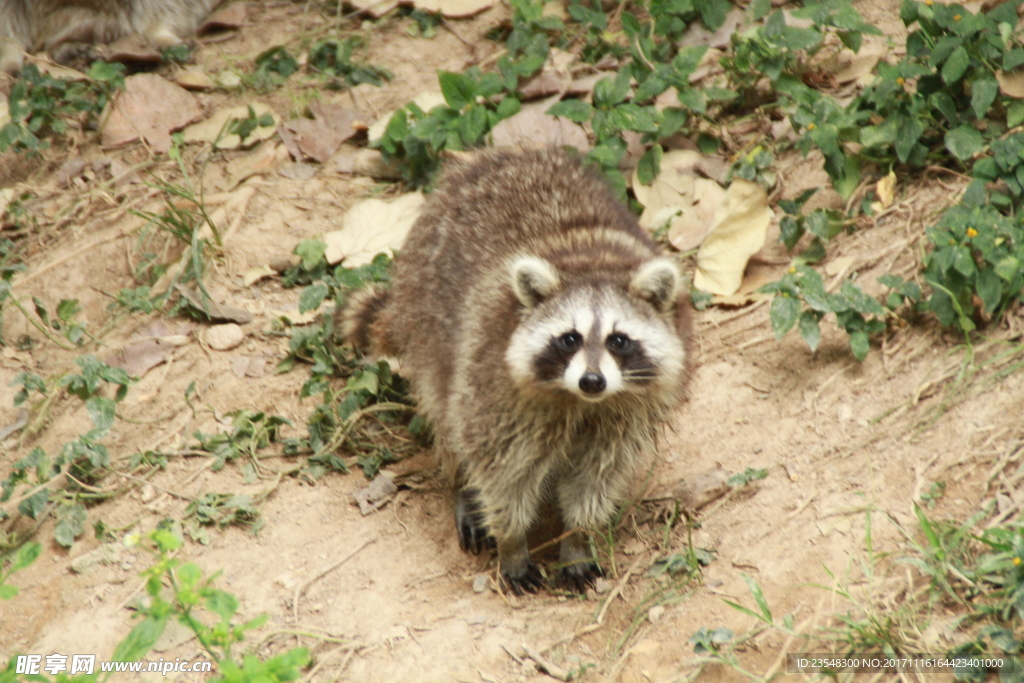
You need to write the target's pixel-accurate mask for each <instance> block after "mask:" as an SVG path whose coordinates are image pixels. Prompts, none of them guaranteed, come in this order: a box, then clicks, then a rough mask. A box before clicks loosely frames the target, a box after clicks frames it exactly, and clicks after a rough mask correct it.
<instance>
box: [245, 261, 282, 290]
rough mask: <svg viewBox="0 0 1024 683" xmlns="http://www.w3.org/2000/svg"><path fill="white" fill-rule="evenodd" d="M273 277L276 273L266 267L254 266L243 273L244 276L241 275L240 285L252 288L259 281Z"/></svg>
mask: <svg viewBox="0 0 1024 683" xmlns="http://www.w3.org/2000/svg"><path fill="white" fill-rule="evenodd" d="M275 275H277V271H276V270H274V269H273V268H271V267H270V266H268V265H262V266H256V267H255V268H250V269H249V270H247V271H245V274H244V275H242V284H243V285H245V286H246V287H252V286H253V285H254V284H256V283H257V282H259V281H260V280H263V279H266V278H268V277H274V276H275Z"/></svg>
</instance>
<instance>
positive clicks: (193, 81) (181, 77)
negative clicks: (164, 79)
mask: <svg viewBox="0 0 1024 683" xmlns="http://www.w3.org/2000/svg"><path fill="white" fill-rule="evenodd" d="M174 82H175V83H177V84H178V85H180V86H181V87H183V88H186V89H188V90H212V89H213V88H214V82H213V79H212V78H210V75H209V74H208V73H206V71H204V70H203V68H202V67H200V66H190V67H187V68H185V69H182V70H181V71H179V72H178V75H177V76H175V77H174Z"/></svg>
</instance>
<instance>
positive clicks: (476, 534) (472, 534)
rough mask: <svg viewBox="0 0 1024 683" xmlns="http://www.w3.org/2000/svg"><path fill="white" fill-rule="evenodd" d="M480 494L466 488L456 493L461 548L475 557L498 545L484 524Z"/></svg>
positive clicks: (457, 526)
mask: <svg viewBox="0 0 1024 683" xmlns="http://www.w3.org/2000/svg"><path fill="white" fill-rule="evenodd" d="M479 493H480V492H479V491H477V490H476V489H473V488H467V487H465V486H464V487H462V488H460V489H459V490H458V491H457V492H456V493H455V529H456V530H457V531H458V532H459V547H460V548H462V549H463V550H465V551H468V552H471V553H473V554H474V555H479V554H480V551H482V550H490V549H491V548H493V547H494V546H496V545H497V542H496V541H495V540H494V536H492V535H491V532H490V531H489V530H488V529H487V525H486V524H484V514H483V510H482V508H481V505H480V499H479V498H478V497H477V496H478V495H479Z"/></svg>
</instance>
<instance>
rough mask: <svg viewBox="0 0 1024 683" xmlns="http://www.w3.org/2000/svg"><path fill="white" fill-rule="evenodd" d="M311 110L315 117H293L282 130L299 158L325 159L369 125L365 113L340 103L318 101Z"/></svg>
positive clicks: (293, 154) (283, 136) (289, 145)
mask: <svg viewBox="0 0 1024 683" xmlns="http://www.w3.org/2000/svg"><path fill="white" fill-rule="evenodd" d="M310 111H311V112H312V114H313V118H312V119H307V118H298V119H292V120H291V121H288V122H287V123H285V124H284V125H283V126H282V127H281V130H280V133H281V139H282V140H284V142H285V145H286V146H287V147H288V151H289V152H290V153H291V155H292V158H294V159H295V160H296V161H302V159H303V157H304V156H305V157H309V158H310V159H314V160H316V161H319V162H320V163H321V164H322V163H325V162H326V161H327V160H328V159H330V158H331V156H332V155H333V154H334V153H335V152H337V151H338V148H339V147H340V146H341V143H343V142H345V140H348V139H349V138H351V137H352V136H353V135H355V134H356V133H357V132H359V130H360V129H361V128H365V127H366V126H365V124H363V123H362V121H363V115H362V114H360V113H359V112H357V111H355V110H354V109H349V108H347V107H343V106H342V105H339V104H325V103H322V102H316V103H314V104H312V105H311V106H310Z"/></svg>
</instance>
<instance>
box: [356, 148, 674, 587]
mask: <svg viewBox="0 0 1024 683" xmlns="http://www.w3.org/2000/svg"><path fill="white" fill-rule="evenodd" d="M392 282H393V285H392V287H391V288H390V290H384V289H378V288H371V289H367V290H362V291H361V292H357V293H356V294H355V295H353V296H352V297H351V298H350V300H349V304H348V305H347V306H346V307H345V308H343V309H339V313H338V316H339V320H338V327H339V329H340V332H341V334H342V336H343V337H344V338H345V339H347V340H348V341H349V342H350V343H352V344H353V345H354V346H357V347H363V348H367V347H369V348H370V349H372V350H373V351H376V352H377V353H380V354H383V355H387V356H393V357H396V358H398V359H399V360H400V362H401V369H402V372H403V374H405V375H407V376H408V378H409V379H410V382H411V386H412V390H413V394H414V397H415V398H416V400H417V402H418V405H419V409H420V410H421V412H422V413H423V414H424V415H425V416H426V417H427V418H428V419H429V420H430V421H431V422H432V424H433V426H434V432H435V449H436V450H437V451H438V452H439V454H440V456H441V461H442V465H443V468H442V469H443V471H445V472H447V473H448V475H449V476H450V477H451V478H452V479H453V483H454V485H455V489H456V495H455V524H456V529H457V531H458V536H459V543H460V545H461V547H462V549H463V550H469V551H472V552H474V553H479V552H480V551H482V550H484V549H486V548H489V547H493V546H497V550H498V561H499V565H500V570H501V575H502V578H503V580H504V582H505V584H506V585H507V586H508V588H510V589H511V590H512V591H513V592H515V593H516V594H519V595H522V594H523V592H524V591H527V592H531V593H532V592H535V591H536V590H537V589H538V588H540V587H541V586H542V585H543V576H542V575H541V573H540V571H539V569H538V568H537V566H536V565H535V564H534V563H533V562H532V561H531V559H530V554H529V550H528V547H527V540H526V539H527V532H528V531H529V530H530V529H531V527H532V526H533V525H534V524H535V522H537V518H538V514H539V510H540V508H541V506H542V505H546V504H548V503H553V504H554V505H555V506H556V507H557V509H558V510H559V512H560V514H561V518H562V522H563V524H564V526H565V528H566V529H568V530H572V533H570V534H569V535H568V536H567V537H565V539H564V540H563V541H562V543H561V547H560V562H559V565H560V566H561V569H560V570H559V573H558V576H557V579H558V581H559V582H560V583H561V585H563V586H565V587H567V588H568V589H570V590H573V591H575V592H585V591H586V588H587V586H588V585H591V584H592V583H593V581H594V580H595V579H596V578H597V576H599V575H600V573H601V569H600V567H599V566H598V564H597V562H596V559H595V558H594V557H592V554H591V552H590V550H589V543H588V542H587V537H586V536H585V535H584V534H583V532H582V531H581V530H583V529H592V528H595V527H599V526H601V525H603V524H605V523H607V522H608V520H609V519H610V517H611V516H612V514H613V513H614V511H615V509H616V506H617V504H618V503H619V502H621V501H622V500H623V499H624V498H625V497H626V496H627V495H628V493H629V492H630V488H631V484H632V483H633V482H634V481H635V479H636V477H637V475H638V474H641V473H643V472H645V471H646V470H647V469H648V468H649V467H650V465H651V464H652V457H653V455H654V450H655V439H656V436H657V434H658V432H659V428H660V426H661V425H662V423H663V422H664V420H665V419H666V417H667V416H668V414H669V413H670V411H672V409H673V408H675V407H676V406H677V404H679V403H680V401H681V400H682V398H683V396H684V390H685V386H686V383H687V378H688V376H689V374H690V357H691V353H690V350H689V343H688V342H689V339H690V313H689V306H688V301H687V297H686V294H685V292H684V283H683V276H682V274H681V273H680V271H679V268H678V266H677V265H676V263H675V262H674V261H673V260H672V259H670V258H668V257H666V256H663V255H661V254H660V253H659V251H658V249H657V247H656V246H655V245H654V243H653V242H652V240H651V239H650V237H649V236H648V235H647V234H646V233H645V232H644V231H643V230H642V229H641V228H640V227H639V225H638V224H637V221H636V219H635V217H634V216H633V215H632V214H631V213H630V212H629V210H628V209H627V208H626V207H625V206H623V205H622V204H621V203H620V202H619V201H618V200H617V199H616V197H615V196H614V194H613V193H612V191H611V190H610V188H609V187H608V186H607V185H606V184H605V182H604V181H603V179H602V178H601V177H600V176H599V175H598V174H597V172H595V171H594V170H592V169H590V168H588V167H585V166H584V165H582V164H581V163H580V162H579V160H578V159H577V158H575V157H573V156H570V155H569V154H568V153H566V152H564V151H560V150H557V149H554V148H548V149H539V150H538V149H534V150H524V149H518V150H504V151H491V152H484V153H477V154H475V155H471V156H470V157H469V158H463V159H454V160H452V161H450V162H448V164H447V165H446V167H445V170H444V173H443V174H442V176H441V177H440V179H439V180H438V181H437V185H436V189H435V190H434V192H433V193H432V194H431V195H430V196H429V198H428V200H427V202H426V204H425V205H424V208H423V212H422V214H421V215H420V217H419V218H418V220H417V222H416V223H415V225H414V226H413V228H412V230H411V231H410V233H409V235H408V237H407V239H406V241H405V244H404V246H403V248H402V250H401V251H400V253H399V255H398V257H397V258H396V261H395V264H394V271H393V278H392Z"/></svg>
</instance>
